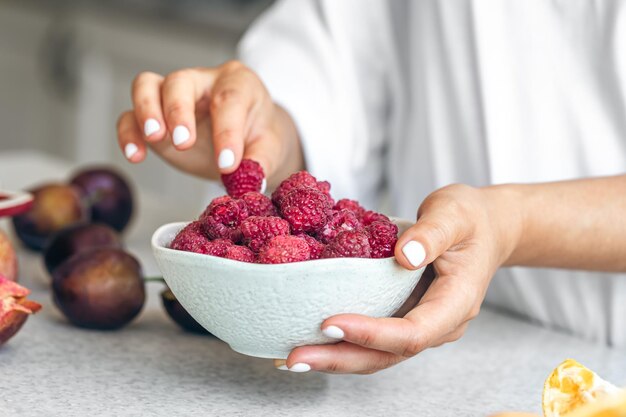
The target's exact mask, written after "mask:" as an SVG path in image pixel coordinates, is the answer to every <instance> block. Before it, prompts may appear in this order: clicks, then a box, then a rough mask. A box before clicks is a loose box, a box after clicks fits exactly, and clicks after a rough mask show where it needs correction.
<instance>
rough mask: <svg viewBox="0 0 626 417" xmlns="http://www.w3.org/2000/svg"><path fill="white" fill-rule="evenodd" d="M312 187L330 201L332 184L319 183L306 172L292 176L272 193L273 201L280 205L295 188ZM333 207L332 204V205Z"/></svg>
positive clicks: (326, 182)
mask: <svg viewBox="0 0 626 417" xmlns="http://www.w3.org/2000/svg"><path fill="white" fill-rule="evenodd" d="M301 187H310V188H315V189H317V190H319V191H321V192H322V193H324V194H325V195H327V196H328V198H329V199H330V183H328V181H319V182H318V181H317V179H315V177H314V176H313V175H311V174H309V173H308V172H306V171H300V172H296V173H295V174H291V176H289V178H287V179H286V180H284V181H283V182H281V183H280V185H279V186H278V187H277V188H276V190H274V192H273V193H272V201H273V202H274V204H276V205H280V202H281V200H282V199H283V198H284V197H285V196H286V195H287V194H289V192H290V191H291V190H293V189H294V188H301ZM331 205H332V204H331Z"/></svg>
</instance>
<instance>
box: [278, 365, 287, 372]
mask: <svg viewBox="0 0 626 417" xmlns="http://www.w3.org/2000/svg"><path fill="white" fill-rule="evenodd" d="M276 369H278V370H279V371H288V370H289V368H287V365H280V366H277V367H276Z"/></svg>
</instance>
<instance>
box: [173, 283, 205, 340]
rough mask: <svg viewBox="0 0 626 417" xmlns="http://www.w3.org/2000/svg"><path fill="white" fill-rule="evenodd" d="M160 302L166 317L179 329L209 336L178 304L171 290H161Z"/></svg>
mask: <svg viewBox="0 0 626 417" xmlns="http://www.w3.org/2000/svg"><path fill="white" fill-rule="evenodd" d="M161 301H162V302H163V307H165V311H166V312H167V315H168V316H170V317H171V318H172V320H174V321H175V322H176V324H178V325H179V326H180V327H182V328H183V329H185V330H186V331H188V332H192V333H199V334H210V333H209V332H208V331H207V330H206V329H205V328H204V327H202V326H201V325H200V323H198V322H197V321H196V319H194V318H193V317H191V314H189V313H188V312H187V310H185V307H183V306H182V305H181V304H180V303H179V302H178V300H177V299H176V296H175V295H174V293H173V292H172V290H170V289H169V288H166V289H165V290H163V291H162V292H161Z"/></svg>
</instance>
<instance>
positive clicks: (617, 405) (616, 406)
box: [567, 392, 626, 417]
mask: <svg viewBox="0 0 626 417" xmlns="http://www.w3.org/2000/svg"><path fill="white" fill-rule="evenodd" d="M625 416H626V393H624V392H623V393H622V394H620V395H614V396H613V395H612V396H610V397H609V398H606V399H604V400H602V401H599V402H595V403H592V404H587V405H584V406H582V407H580V408H579V409H577V410H575V411H573V412H571V413H570V414H568V415H567V417H625Z"/></svg>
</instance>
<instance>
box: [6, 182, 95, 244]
mask: <svg viewBox="0 0 626 417" xmlns="http://www.w3.org/2000/svg"><path fill="white" fill-rule="evenodd" d="M30 193H32V194H33V197H34V199H33V205H32V207H31V208H30V209H29V210H28V211H27V212H25V213H22V214H19V215H17V216H14V217H13V227H14V229H15V234H16V235H17V237H18V238H19V239H20V240H21V241H22V243H24V245H25V246H26V247H28V248H30V249H33V250H35V251H40V250H42V249H43V248H44V247H45V246H46V243H47V242H48V239H49V238H50V236H52V235H53V234H54V233H55V232H57V231H59V230H61V229H63V228H64V227H67V226H69V225H71V224H75V223H81V222H87V221H89V219H90V215H89V211H88V209H87V206H86V205H85V202H84V200H83V199H82V196H81V193H80V192H79V191H78V190H77V188H75V187H73V186H71V185H65V184H56V183H49V184H44V185H41V186H39V187H36V188H33V189H31V190H30Z"/></svg>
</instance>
